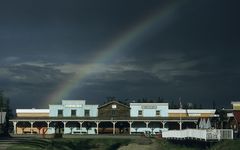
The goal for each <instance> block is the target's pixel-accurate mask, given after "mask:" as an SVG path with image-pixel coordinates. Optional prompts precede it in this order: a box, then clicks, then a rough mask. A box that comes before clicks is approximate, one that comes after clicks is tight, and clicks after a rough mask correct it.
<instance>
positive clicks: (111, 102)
mask: <svg viewBox="0 0 240 150" xmlns="http://www.w3.org/2000/svg"><path fill="white" fill-rule="evenodd" d="M113 103H117V104H118V105H121V106H124V107H127V108H129V109H130V107H129V106H127V105H124V104H122V103H120V102H118V101H110V102H107V103H105V104H103V105H101V106H99V107H98V109H99V108H102V107H105V106H107V105H109V104H113Z"/></svg>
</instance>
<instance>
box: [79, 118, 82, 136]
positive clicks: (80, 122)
mask: <svg viewBox="0 0 240 150" xmlns="http://www.w3.org/2000/svg"><path fill="white" fill-rule="evenodd" d="M79 124H80V133H81V131H82V124H83V121H79Z"/></svg>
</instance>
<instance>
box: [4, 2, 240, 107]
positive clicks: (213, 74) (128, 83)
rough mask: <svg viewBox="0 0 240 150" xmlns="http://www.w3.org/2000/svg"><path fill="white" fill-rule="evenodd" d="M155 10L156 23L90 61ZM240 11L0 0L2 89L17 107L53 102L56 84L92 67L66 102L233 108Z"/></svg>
mask: <svg viewBox="0 0 240 150" xmlns="http://www.w3.org/2000/svg"><path fill="white" fill-rule="evenodd" d="M152 16H159V17H156V19H159V20H156V21H155V23H154V24H153V25H152V27H151V28H149V29H147V30H146V31H144V32H143V33H142V34H139V37H137V38H133V39H131V41H130V42H129V43H128V44H126V45H125V46H124V47H122V49H120V50H119V51H118V53H116V54H115V55H113V56H111V58H109V59H106V61H104V62H98V61H95V60H94V59H93V57H95V56H96V54H98V53H101V51H103V50H104V47H107V46H108V45H109V44H111V42H113V41H114V39H116V38H117V37H119V36H121V35H122V34H127V33H128V32H129V33H130V32H131V31H132V30H134V29H136V28H138V27H139V26H140V25H141V24H142V23H144V20H147V19H148V18H151V17H152ZM239 18H240V10H239V2H238V1H237V0H236V1H235V0H232V1H223V0H210V1H209V0H201V1H192V0H186V1H181V2H179V1H178V0H177V1H168V0H166V1H161V0H131V1H129V0H118V1H117V0H116V1H113V0H101V1H99V0H85V1H82V0H76V1H71V0H66V1H61V0H55V1H49V0H46V1H45V0H40V1H33V0H29V1H26V0H21V1H19V0H6V1H0V88H1V89H3V90H4V91H5V94H6V95H7V96H8V97H10V99H11V105H12V107H13V108H32V107H36V108H39V107H47V106H46V105H45V106H42V104H43V102H42V101H48V99H46V98H47V97H48V95H51V94H52V93H53V92H54V91H55V90H56V88H57V87H58V86H61V85H62V84H63V83H64V81H66V80H68V79H71V77H73V76H76V74H79V73H81V71H84V69H86V68H84V67H83V66H88V65H92V64H93V65H94V64H96V65H98V66H100V67H98V69H97V70H96V71H94V70H93V71H91V72H92V73H89V74H88V76H86V77H85V78H84V80H82V81H81V82H79V83H78V84H79V85H77V86H76V87H75V88H74V89H72V90H71V94H69V95H62V97H63V98H64V99H86V100H87V101H88V102H89V103H102V102H103V101H104V100H105V98H106V97H107V96H115V97H117V98H120V99H125V98H131V99H138V98H157V97H163V98H165V99H167V100H169V101H172V100H174V101H176V102H177V101H178V98H179V97H182V101H183V102H193V103H197V104H200V103H201V104H203V106H206V107H207V106H209V107H210V105H211V104H212V101H213V100H214V101H216V103H217V105H218V106H224V107H227V106H229V105H230V102H231V101H236V100H239V99H240V92H239V85H240V51H239V50H240V32H239V31H240V30H239V27H240V21H239V20H240V19H239ZM143 30H144V29H143ZM89 70H91V68H90V69H89ZM59 101H60V99H59Z"/></svg>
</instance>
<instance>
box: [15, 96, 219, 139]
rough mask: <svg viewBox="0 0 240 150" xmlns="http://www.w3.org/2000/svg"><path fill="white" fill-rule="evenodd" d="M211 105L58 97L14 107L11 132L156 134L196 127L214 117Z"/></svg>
mask: <svg viewBox="0 0 240 150" xmlns="http://www.w3.org/2000/svg"><path fill="white" fill-rule="evenodd" d="M215 111H216V110H215V109H187V110H186V109H169V105H168V103H130V104H123V103H120V102H117V101H110V102H107V103H104V104H103V105H97V104H86V101H85V100H62V103H61V104H50V105H49V109H17V110H16V118H14V119H12V120H10V121H11V122H13V126H14V134H55V133H61V134H143V133H146V132H149V133H152V134H157V133H160V132H162V131H163V130H172V129H179V130H181V129H184V128H198V127H199V126H198V125H199V120H200V119H201V118H207V119H211V118H214V117H215V116H216V115H215Z"/></svg>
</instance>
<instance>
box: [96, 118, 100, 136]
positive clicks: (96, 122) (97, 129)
mask: <svg viewBox="0 0 240 150" xmlns="http://www.w3.org/2000/svg"><path fill="white" fill-rule="evenodd" d="M98 124H99V122H98V121H96V125H97V129H96V130H97V134H98Z"/></svg>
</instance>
